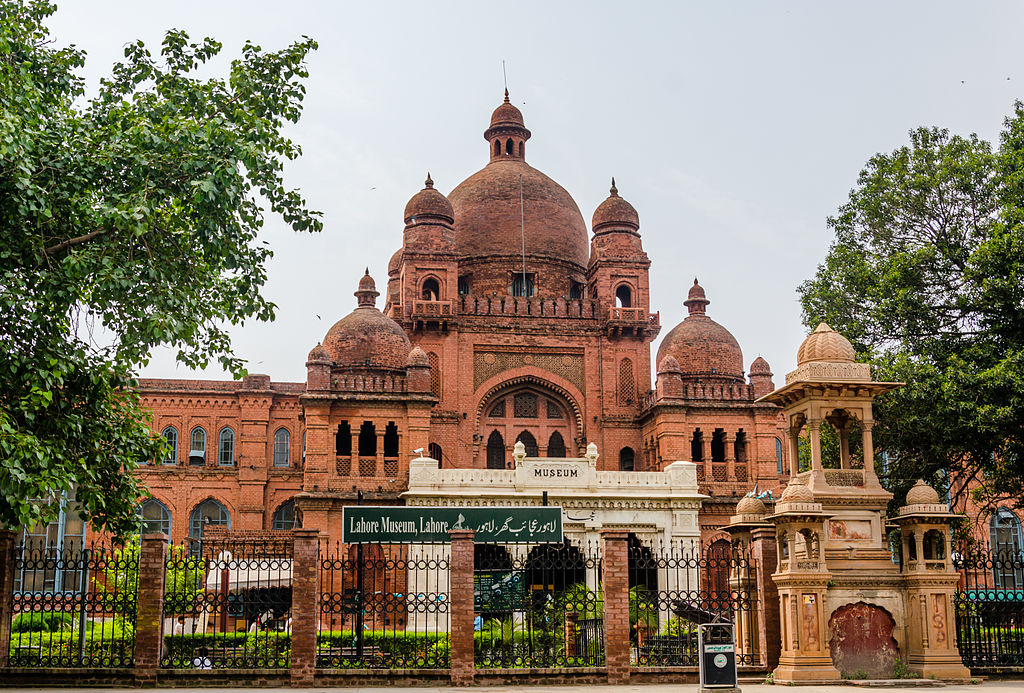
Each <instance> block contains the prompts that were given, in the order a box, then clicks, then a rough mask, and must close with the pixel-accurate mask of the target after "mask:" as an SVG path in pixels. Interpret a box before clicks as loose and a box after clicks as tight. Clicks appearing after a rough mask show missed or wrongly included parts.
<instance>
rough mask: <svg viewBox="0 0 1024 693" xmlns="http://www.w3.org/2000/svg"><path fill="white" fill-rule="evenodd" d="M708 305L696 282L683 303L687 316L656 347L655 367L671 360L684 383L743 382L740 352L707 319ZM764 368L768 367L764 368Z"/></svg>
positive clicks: (731, 339)
mask: <svg viewBox="0 0 1024 693" xmlns="http://www.w3.org/2000/svg"><path fill="white" fill-rule="evenodd" d="M709 303H711V301H709V300H708V299H707V296H706V295H705V294H704V289H703V287H701V285H700V284H698V283H697V280H696V279H694V280H693V286H691V287H690V292H689V294H688V296H687V299H686V300H685V301H684V302H683V305H685V306H686V307H687V308H688V309H689V311H690V314H689V316H687V317H686V319H685V320H683V321H682V322H681V323H679V324H678V325H676V326H675V327H673V328H672V330H671V331H670V332H669V333H668V334H667V335H665V338H664V339H663V340H661V346H659V347H658V359H657V363H659V364H660V363H662V362H663V361H664V360H665V358H666V357H668V356H673V357H675V359H676V361H677V362H678V363H679V367H680V370H681V371H682V374H683V379H684V380H685V379H694V378H703V379H707V380H731V381H738V382H742V381H743V351H742V350H741V349H740V344H739V342H737V341H736V338H735V337H733V336H732V333H731V332H729V330H727V329H725V328H724V327H722V326H721V325H719V324H718V323H717V322H715V321H714V320H712V319H711V318H709V317H708V316H707V314H706V307H707V305H708V304H709ZM766 365H767V364H766Z"/></svg>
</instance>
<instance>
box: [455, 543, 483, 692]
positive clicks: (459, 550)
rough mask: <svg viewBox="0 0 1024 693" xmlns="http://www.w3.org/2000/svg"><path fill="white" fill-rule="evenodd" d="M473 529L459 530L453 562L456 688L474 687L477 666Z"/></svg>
mask: <svg viewBox="0 0 1024 693" xmlns="http://www.w3.org/2000/svg"><path fill="white" fill-rule="evenodd" d="M474 534H475V532H473V530H455V531H453V532H452V533H451V537H452V557H451V561H450V562H449V568H448V579H449V581H450V584H449V587H448V592H449V605H450V609H451V628H450V633H451V634H450V637H451V670H452V685H453V686H470V685H472V684H473V677H474V675H475V674H476V669H475V665H474V664H473V550H474V548H473V535H474Z"/></svg>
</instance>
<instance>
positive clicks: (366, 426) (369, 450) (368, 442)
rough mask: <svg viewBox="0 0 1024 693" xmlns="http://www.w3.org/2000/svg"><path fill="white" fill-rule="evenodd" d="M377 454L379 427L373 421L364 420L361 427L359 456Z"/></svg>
mask: <svg viewBox="0 0 1024 693" xmlns="http://www.w3.org/2000/svg"><path fill="white" fill-rule="evenodd" d="M376 454H377V429H376V428H374V425H373V422H372V421H364V422H363V425H362V426H360V427H359V456H360V457H373V456H374V455H376Z"/></svg>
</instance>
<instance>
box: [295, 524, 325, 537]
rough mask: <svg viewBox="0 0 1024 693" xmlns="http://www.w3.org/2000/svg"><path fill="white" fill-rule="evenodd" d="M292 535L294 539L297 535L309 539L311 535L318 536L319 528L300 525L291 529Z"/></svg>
mask: <svg viewBox="0 0 1024 693" xmlns="http://www.w3.org/2000/svg"><path fill="white" fill-rule="evenodd" d="M292 535H293V536H294V537H295V538H296V539H298V538H299V537H302V538H303V539H309V538H311V537H318V536H320V530H319V529H315V528H305V527H300V528H298V529H293V530H292Z"/></svg>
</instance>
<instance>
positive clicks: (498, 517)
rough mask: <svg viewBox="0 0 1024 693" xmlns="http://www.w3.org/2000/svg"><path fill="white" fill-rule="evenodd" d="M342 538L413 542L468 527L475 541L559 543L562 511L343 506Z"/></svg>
mask: <svg viewBox="0 0 1024 693" xmlns="http://www.w3.org/2000/svg"><path fill="white" fill-rule="evenodd" d="M341 521H342V523H343V527H342V533H341V540H342V541H344V542H345V543H347V544H355V543H359V542H380V543H385V544H415V543H420V542H443V541H449V540H450V539H451V537H450V536H449V534H448V533H449V532H451V531H452V530H456V529H472V530H474V531H475V532H476V535H475V537H474V541H476V542H477V543H482V542H492V541H493V542H532V543H561V542H562V509H561V508H560V507H548V506H542V507H530V508H480V507H474V508H435V507H403V506H389V505H374V506H366V505H356V506H351V505H349V506H345V507H344V508H343V509H342V513H341Z"/></svg>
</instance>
